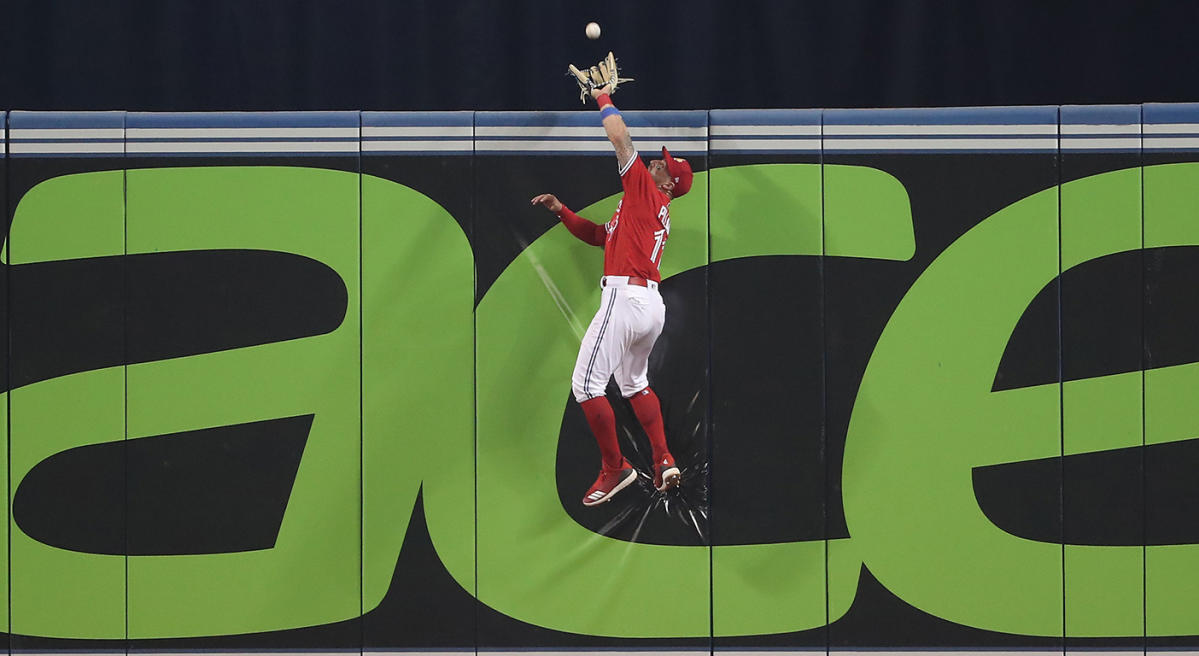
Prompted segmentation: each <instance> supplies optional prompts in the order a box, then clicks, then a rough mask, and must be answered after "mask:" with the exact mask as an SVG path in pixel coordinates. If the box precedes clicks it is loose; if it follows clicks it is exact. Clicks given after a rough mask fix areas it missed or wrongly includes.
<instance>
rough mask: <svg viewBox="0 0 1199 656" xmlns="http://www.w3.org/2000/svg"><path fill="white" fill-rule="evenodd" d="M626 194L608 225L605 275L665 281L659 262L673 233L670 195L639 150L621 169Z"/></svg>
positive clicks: (606, 226) (605, 248)
mask: <svg viewBox="0 0 1199 656" xmlns="http://www.w3.org/2000/svg"><path fill="white" fill-rule="evenodd" d="M620 182H621V185H622V186H624V196H623V197H621V199H620V202H619V203H617V205H616V214H613V215H612V220H611V221H608V223H607V224H606V225H605V226H604V230H605V231H606V232H607V233H608V236H607V240H606V241H605V242H604V275H605V276H641V277H642V278H645V279H646V280H653V281H655V282H661V280H662V276H661V274H659V273H658V266H659V265H660V264H661V263H662V251H663V250H664V249H665V248H666V238H667V237H669V236H670V209H669V208H670V197H669V196H667V195H666V194H665V193H663V192H662V190H660V189H658V185H656V184H654V179H653V177H652V176H651V175H650V173H649V169H647V168H645V164H644V163H642V161H641V158H640V157H638V156H637V154H636V153H634V154H633V158H632V159H631V160H629V162H628V164H626V165H625V170H623V171H621V172H620Z"/></svg>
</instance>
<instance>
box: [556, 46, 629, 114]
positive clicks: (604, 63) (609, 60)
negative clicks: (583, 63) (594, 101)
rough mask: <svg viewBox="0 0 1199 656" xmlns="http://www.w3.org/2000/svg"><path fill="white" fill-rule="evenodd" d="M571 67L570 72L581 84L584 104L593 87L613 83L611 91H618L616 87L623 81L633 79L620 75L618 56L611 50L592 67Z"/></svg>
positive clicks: (580, 92)
mask: <svg viewBox="0 0 1199 656" xmlns="http://www.w3.org/2000/svg"><path fill="white" fill-rule="evenodd" d="M569 69H570V74H571V75H572V76H574V79H575V82H577V83H578V85H579V100H582V101H583V104H584V105H585V104H587V96H589V95H591V90H592V89H601V88H603V87H605V86H607V85H612V90H611V91H610V93H616V87H618V86H620V83H621V82H632V81H633V78H631V77H620V70H619V69H617V67H616V57H615V56H614V55H613V54H612V53H611V52H609V53H608V56H607V57H604V58H603V59H601V60H600V62H599V63H598V64H596V65H595V66H592V67H591V68H587V69H583V70H579V69H578V68H575V65H574V64H570V65H569Z"/></svg>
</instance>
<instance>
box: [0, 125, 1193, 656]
mask: <svg viewBox="0 0 1199 656" xmlns="http://www.w3.org/2000/svg"><path fill="white" fill-rule="evenodd" d="M624 117H625V119H626V121H627V122H628V124H629V126H630V130H631V133H632V136H633V140H634V143H635V145H636V146H637V147H638V149H639V151H640V153H641V155H642V156H643V157H645V156H656V155H654V154H655V153H656V152H657V150H658V149H659V148H660V147H661V146H663V145H665V146H668V147H669V148H670V150H671V151H672V153H673V154H675V155H676V156H679V157H686V158H688V159H689V160H690V161H691V162H692V164H693V167H694V169H695V171H696V178H695V184H694V187H693V189H692V191H691V193H689V194H688V195H687V196H685V197H683V198H680V199H679V200H677V201H675V202H674V203H673V204H672V207H671V215H672V226H671V227H672V233H671V235H670V240H669V242H668V244H667V246H666V250H665V255H664V258H663V265H662V274H663V284H662V287H661V289H662V294H663V296H664V297H665V299H666V305H667V321H666V328H665V331H664V333H663V335H662V337H661V339H660V340H659V342H658V345H657V347H656V349H655V352H654V355H653V357H652V358H651V361H650V381H651V384H652V385H653V387H654V389H655V390H656V392H657V394H658V395H659V397H660V398H661V399H662V404H663V415H664V418H665V423H666V428H667V439H668V441H669V443H670V446H671V448H672V451H673V452H674V453H675V455H676V457H678V459H679V461H680V465H681V466H682V467H683V470H684V485H683V487H682V489H681V490H680V491H679V492H677V493H674V494H672V495H671V496H669V497H666V498H663V497H661V496H660V495H657V494H655V493H653V492H652V491H651V490H650V489H649V486H648V482H645V481H643V484H642V485H640V486H639V487H637V488H636V489H633V490H630V491H628V492H624V493H622V494H621V495H620V496H618V497H617V498H616V500H614V501H613V502H612V503H610V504H606V505H605V506H603V507H600V508H598V509H587V508H583V507H582V506H581V504H580V503H579V501H578V499H579V498H580V496H581V494H582V492H583V491H584V490H585V489H586V487H587V485H588V484H589V483H590V482H591V480H592V478H593V477H594V473H595V468H596V467H597V463H598V461H599V460H598V450H597V449H596V447H595V446H594V441H593V439H592V437H591V435H590V433H589V431H588V429H587V426H586V423H585V422H584V419H583V416H582V414H581V412H580V411H579V410H578V408H577V407H576V405H575V404H574V403H573V401H572V400H571V395H570V371H571V367H572V363H573V361H574V357H575V352H576V350H577V348H578V343H579V339H580V337H581V335H582V331H583V329H584V328H585V327H586V324H587V322H588V321H589V319H590V317H591V315H592V313H593V312H594V310H595V308H596V307H597V304H598V298H599V291H600V290H599V287H598V277H599V274H600V270H601V261H602V253H601V251H600V250H599V249H595V248H591V247H589V246H587V245H585V244H582V243H581V242H579V241H577V240H575V239H574V238H573V237H571V235H570V234H569V233H567V232H566V230H565V228H564V227H563V226H560V225H557V221H556V219H555V218H554V216H552V215H551V214H549V213H548V212H545V211H544V210H542V209H540V208H535V207H530V205H529V199H530V198H531V197H532V196H534V195H536V194H537V193H541V192H552V193H555V194H557V195H558V196H559V197H560V198H561V199H562V201H563V202H564V203H566V204H567V205H568V206H570V207H571V208H572V209H575V210H576V211H578V212H579V213H580V214H582V215H584V216H586V217H588V218H590V219H592V220H594V221H597V222H600V221H606V220H607V219H608V218H609V217H610V216H611V213H612V211H613V210H614V209H615V206H616V202H617V200H618V199H619V192H620V182H619V178H618V176H617V174H616V165H615V158H614V157H613V155H612V148H611V146H610V144H609V143H608V142H607V140H606V139H605V137H604V133H603V130H602V128H601V127H600V126H599V121H598V117H597V116H596V115H595V113H594V112H568V113H552V112H550V113H491V112H452V113H381V112H317V113H269V114H253V113H249V114H241V113H237V114H142V113H126V112H97V113H41V112H22V111H12V112H8V113H7V115H6V118H7V120H6V125H7V129H6V131H5V134H4V137H5V138H4V143H5V153H6V156H5V157H4V158H3V160H2V164H0V166H3V174H2V175H0V184H3V189H0V193H3V195H4V198H5V199H6V207H7V209H8V217H9V230H8V232H7V235H6V238H5V243H4V250H3V252H2V253H0V254H2V255H3V268H2V269H0V270H2V271H3V272H4V274H5V276H6V279H5V280H6V283H5V286H4V291H5V294H6V301H5V303H4V305H3V307H4V308H5V311H6V313H5V319H4V329H5V330H6V331H7V334H8V341H9V349H8V350H7V353H6V355H7V360H6V362H5V372H6V380H7V383H8V385H7V387H6V393H5V402H4V403H3V404H0V411H2V412H4V413H5V420H4V422H2V424H0V425H3V426H4V430H5V431H6V439H7V444H8V449H7V451H6V452H5V453H4V456H3V457H6V458H7V461H6V464H7V466H6V467H5V468H4V469H5V471H6V472H7V482H8V484H7V487H8V490H9V500H10V509H11V512H10V523H9V539H8V542H7V548H5V549H2V550H0V551H2V552H3V557H4V559H5V563H6V567H7V571H8V577H7V582H6V583H7V591H8V594H7V595H0V604H2V605H4V606H5V612H4V613H0V617H5V618H7V619H6V621H7V625H6V626H4V627H0V629H7V643H8V646H9V649H10V651H13V652H23V651H40V650H51V651H68V650H74V651H85V652H107V651H118V652H120V651H126V650H129V651H138V652H151V653H177V652H182V651H194V650H202V651H208V650H216V651H236V652H239V653H241V652H252V651H280V650H282V651H295V652H299V651H321V652H336V653H342V652H359V651H363V652H366V651H406V652H422V651H427V652H438V653H440V652H442V651H446V650H448V651H475V650H478V651H495V652H503V651H520V650H526V649H538V650H550V651H570V652H586V651H607V652H612V651H617V652H621V653H632V652H640V651H646V652H649V651H652V652H655V653H684V652H686V653H707V652H727V653H735V652H739V651H740V652H749V651H753V652H754V653H760V652H761V651H767V652H774V651H777V652H801V651H812V652H821V653H823V652H826V651H827V652H828V653H835V652H855V651H862V650H883V651H889V650H890V651H898V650H913V649H916V650H921V649H927V650H943V651H995V650H1000V651H1028V652H1044V653H1046V654H1048V653H1061V652H1062V651H1063V650H1067V651H1079V650H1105V651H1116V652H1120V651H1128V652H1136V653H1142V652H1154V651H1167V650H1169V651H1177V650H1183V651H1196V650H1199V610H1197V609H1199V524H1197V523H1196V521H1195V519H1194V518H1195V517H1196V516H1199V483H1196V482H1195V481H1196V480H1197V479H1196V477H1195V476H1194V472H1195V471H1196V470H1197V468H1199V439H1197V438H1196V436H1197V435H1199V404H1197V403H1195V400H1194V399H1195V398H1196V394H1197V393H1199V364H1197V363H1199V339H1196V337H1195V335H1196V332H1195V326H1196V322H1197V320H1199V296H1197V294H1196V289H1199V284H1197V283H1199V220H1196V219H1197V217H1199V105H1154V104H1146V105H1134V106H1104V107H1089V106H1062V107H1019V108H1002V107H996V108H966V109H929V110H915V109H913V110H769V111H746V110H713V111H669V112H637V111H627V112H625V113H624ZM610 396H611V397H612V398H613V400H614V406H615V409H616V412H617V417H618V422H619V423H620V426H621V430H620V432H621V440H622V447H623V448H624V449H625V452H626V454H627V455H629V457H630V459H631V460H633V461H634V462H635V464H638V465H639V466H640V467H641V468H643V469H644V468H645V467H647V466H648V462H647V459H646V456H645V455H644V454H645V450H646V447H647V446H648V445H647V442H646V440H645V437H644V435H642V434H641V433H640V429H639V428H638V426H637V422H636V420H635V418H633V416H632V414H631V412H630V411H629V410H628V409H627V407H626V406H625V405H623V404H622V402H621V401H619V400H617V399H618V396H619V395H618V394H615V393H610Z"/></svg>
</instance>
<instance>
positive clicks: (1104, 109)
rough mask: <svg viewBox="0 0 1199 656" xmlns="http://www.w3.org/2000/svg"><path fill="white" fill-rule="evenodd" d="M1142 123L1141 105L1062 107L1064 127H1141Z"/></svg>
mask: <svg viewBox="0 0 1199 656" xmlns="http://www.w3.org/2000/svg"><path fill="white" fill-rule="evenodd" d="M1140 122H1141V106H1140V105H1062V125H1124V124H1138V125H1139V124H1140Z"/></svg>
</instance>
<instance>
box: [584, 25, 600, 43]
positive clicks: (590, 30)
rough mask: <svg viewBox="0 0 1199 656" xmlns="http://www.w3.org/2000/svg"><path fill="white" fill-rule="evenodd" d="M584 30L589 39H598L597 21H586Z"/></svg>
mask: <svg viewBox="0 0 1199 656" xmlns="http://www.w3.org/2000/svg"><path fill="white" fill-rule="evenodd" d="M586 32H587V38H588V39H591V40H592V41H595V40H596V39H598V38H599V35H600V29H599V23H596V22H595V21H592V22H590V23H587V30H586Z"/></svg>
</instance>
